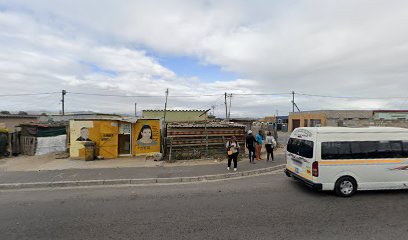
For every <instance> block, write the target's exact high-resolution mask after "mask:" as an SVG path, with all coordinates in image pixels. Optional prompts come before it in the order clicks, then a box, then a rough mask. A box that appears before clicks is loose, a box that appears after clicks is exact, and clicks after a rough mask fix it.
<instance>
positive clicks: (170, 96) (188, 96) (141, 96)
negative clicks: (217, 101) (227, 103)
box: [67, 92, 223, 98]
mask: <svg viewBox="0 0 408 240" xmlns="http://www.w3.org/2000/svg"><path fill="white" fill-rule="evenodd" d="M67 93H70V94H75V95H87V96H101V97H124V98H136V97H138V98H164V97H165V96H163V95H120V94H102V93H83V92H67ZM222 95H223V94H197V95H169V96H168V97H169V98H191V97H192V98H195V97H214V96H222Z"/></svg>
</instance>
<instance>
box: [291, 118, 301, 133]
mask: <svg viewBox="0 0 408 240" xmlns="http://www.w3.org/2000/svg"><path fill="white" fill-rule="evenodd" d="M298 127H300V120H299V119H296V120H295V119H294V120H292V131H293V130H295V129H296V128H298Z"/></svg>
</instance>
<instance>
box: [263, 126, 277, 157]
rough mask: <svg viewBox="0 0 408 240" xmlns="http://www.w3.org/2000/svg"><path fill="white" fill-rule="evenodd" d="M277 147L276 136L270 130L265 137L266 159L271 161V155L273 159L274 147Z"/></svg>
mask: <svg viewBox="0 0 408 240" xmlns="http://www.w3.org/2000/svg"><path fill="white" fill-rule="evenodd" d="M275 147H276V141H275V138H274V137H273V136H272V133H271V132H268V134H267V136H266V139H265V148H266V161H269V156H271V161H273V160H274V159H273V149H274V148H275Z"/></svg>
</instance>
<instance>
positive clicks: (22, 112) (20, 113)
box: [18, 111, 28, 115]
mask: <svg viewBox="0 0 408 240" xmlns="http://www.w3.org/2000/svg"><path fill="white" fill-rule="evenodd" d="M18 115H28V113H27V112H24V111H20V112H18Z"/></svg>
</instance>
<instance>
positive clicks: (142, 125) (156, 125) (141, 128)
mask: <svg viewBox="0 0 408 240" xmlns="http://www.w3.org/2000/svg"><path fill="white" fill-rule="evenodd" d="M133 132H134V133H135V134H133V139H132V140H133V155H143V154H148V153H157V152H160V120H147V119H146V120H143V119H142V120H138V121H137V123H136V124H134V125H133Z"/></svg>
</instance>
